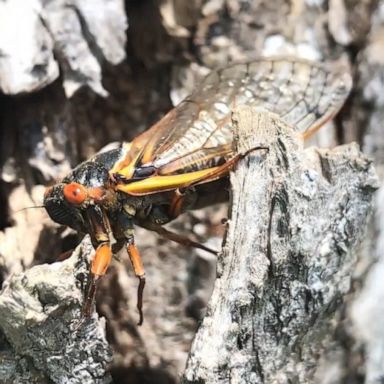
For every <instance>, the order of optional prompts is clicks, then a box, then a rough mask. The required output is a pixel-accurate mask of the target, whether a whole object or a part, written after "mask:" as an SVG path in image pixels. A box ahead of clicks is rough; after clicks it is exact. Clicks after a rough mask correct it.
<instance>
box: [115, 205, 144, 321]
mask: <svg viewBox="0 0 384 384" xmlns="http://www.w3.org/2000/svg"><path fill="white" fill-rule="evenodd" d="M131 209H133V208H132V207H125V208H124V210H123V211H122V212H120V215H119V220H118V221H119V225H120V231H121V232H122V234H123V235H124V238H125V243H126V246H127V253H128V256H129V258H130V260H131V264H132V267H133V271H134V273H135V275H136V277H137V278H138V279H139V285H138V287H137V310H138V311H139V322H138V323H137V325H142V324H143V321H144V316H143V292H144V287H145V271H144V266H143V262H142V261H141V256H140V253H139V250H138V249H137V247H136V245H135V237H134V228H133V221H132V212H131ZM128 212H130V213H128Z"/></svg>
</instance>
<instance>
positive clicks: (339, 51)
mask: <svg viewBox="0 0 384 384" xmlns="http://www.w3.org/2000/svg"><path fill="white" fill-rule="evenodd" d="M124 5H125V9H124ZM383 15H384V2H383V1H381V0H364V1H360V0H328V1H327V0H292V1H288V0H257V1H254V0H249V1H248V0H193V1H178V0H164V1H157V0H143V1H142V0H137V1H134V0H133V1H131V0H130V1H126V2H125V4H124V3H123V1H119V0H108V1H104V0H103V1H81V0H76V1H75V0H73V1H60V0H51V1H43V0H30V1H28V2H25V1H24V2H23V1H20V0H4V1H2V2H1V3H0V88H1V92H2V93H1V95H0V171H1V172H0V282H1V283H3V282H4V281H7V283H4V284H9V283H8V281H9V280H8V279H10V278H11V277H12V275H13V274H18V273H21V272H24V271H26V270H28V269H30V268H34V266H35V265H36V264H43V263H52V262H53V261H55V260H56V259H57V257H58V255H60V254H61V253H62V252H65V251H68V250H69V249H73V248H75V246H76V245H77V244H78V242H79V240H80V239H78V238H77V236H76V235H75V234H74V233H73V232H71V231H69V230H67V229H64V228H60V227H58V226H57V225H55V224H53V223H52V222H51V221H50V220H49V219H48V218H47V216H46V215H45V214H44V212H43V210H38V209H30V210H26V211H22V212H18V213H16V212H17V211H18V210H19V209H21V208H24V207H27V206H31V205H39V204H41V201H42V195H43V192H44V186H46V185H51V184H52V183H54V182H55V181H56V180H58V179H60V178H62V177H63V176H65V174H66V173H67V172H68V170H69V169H71V168H72V167H73V166H75V165H77V164H78V163H79V162H80V161H82V160H84V159H86V158H88V157H89V156H90V155H92V154H94V153H95V152H96V151H98V150H99V149H100V148H101V147H103V146H105V145H106V144H108V143H110V142H113V141H120V140H131V139H132V138H133V137H135V136H136V135H137V134H138V133H140V132H142V131H143V130H145V129H147V128H148V127H149V126H150V125H151V124H152V123H154V122H156V121H157V120H158V119H159V118H160V117H161V116H162V115H163V114H164V113H165V112H167V111H168V110H169V109H170V108H171V106H172V104H175V103H177V102H178V101H180V99H181V98H183V97H184V96H185V95H186V94H188V92H189V91H190V90H191V89H192V88H193V86H194V84H195V83H196V82H197V81H199V79H200V78H201V76H203V75H204V74H206V73H207V72H208V71H209V69H210V68H214V67H216V66H222V65H225V64H226V63H228V62H230V61H240V60H245V59H249V58H252V57H255V56H260V55H270V54H276V53H277V54H279V55H287V54H288V55H292V54H294V55H299V56H301V57H306V58H310V59H314V60H341V61H344V62H345V63H347V64H348V65H350V67H351V70H352V73H354V84H355V85H354V90H353V92H352V94H351V97H350V99H349V100H348V101H347V103H346V106H345V108H344V109H343V110H342V111H341V114H340V115H339V116H338V117H337V119H336V120H335V122H334V123H330V124H328V125H327V126H326V127H325V128H323V129H321V130H320V131H319V133H318V134H317V135H316V137H315V143H316V144H317V145H321V146H324V147H330V146H331V147H332V146H335V145H336V144H338V143H341V142H348V143H349V142H351V141H353V140H355V141H358V142H359V144H361V145H362V148H363V151H364V152H365V153H367V154H368V155H370V156H372V157H373V158H374V160H375V165H376V167H377V170H378V173H379V175H380V176H381V185H383V184H382V180H383V179H382V177H383V174H384V173H383V161H384V157H383V153H384V143H383V138H384V131H383V124H382V121H383V115H384V109H383V105H384V104H383V95H384V82H383V78H384V76H383V73H384V60H383V54H382V52H383V51H384V40H383V38H382V36H383V25H384V24H383V23H384V21H383V20H384V16H383ZM127 26H128V27H127ZM119 62H120V64H117V63H119ZM16 94H17V95H16ZM346 173H348V172H346ZM376 196H377V197H376V203H377V204H376V208H375V219H374V220H373V221H372V222H371V223H370V230H369V232H368V234H367V236H366V237H365V238H364V242H363V246H362V247H361V249H360V251H359V254H358V260H357V261H358V262H357V265H356V269H355V270H354V275H353V276H354V280H353V281H354V283H353V285H352V290H351V293H350V294H349V295H347V297H346V299H345V305H343V306H342V308H341V309H339V312H340V316H339V318H337V324H338V326H337V332H336V333H337V337H338V340H339V341H340V343H339V344H337V345H338V346H339V347H337V348H336V349H335V351H334V352H333V353H332V354H331V357H330V358H329V359H322V360H321V361H322V363H321V367H322V370H320V371H319V372H323V373H322V374H317V376H316V377H317V379H316V380H317V382H322V383H323V382H327V383H330V382H333V383H335V382H336V383H344V382H348V383H349V382H353V383H362V382H367V383H375V384H376V383H379V382H380V380H381V378H382V377H383V375H384V363H383V361H382V353H381V351H382V350H383V348H384V347H383V346H384V333H383V329H384V328H383V327H382V326H381V321H380V319H382V317H383V313H384V300H383V292H384V286H383V282H384V279H383V278H382V276H383V270H384V268H383V265H384V264H383V263H384V257H383V255H384V252H383V247H384V240H383V239H384V238H383V236H384V232H383V228H384V224H383V222H384V219H383V218H384V216H383V215H384V199H383V197H384V193H383V187H381V189H380V190H379V193H378V194H377V195H376ZM226 215H227V213H226V208H225V207H214V208H210V209H206V210H203V211H198V212H192V213H188V214H186V215H184V216H183V217H182V218H180V220H178V221H176V222H175V223H172V227H173V230H177V231H179V232H184V233H186V234H189V235H190V236H193V237H195V239H196V240H198V241H200V242H202V241H207V242H208V245H209V246H211V247H216V248H217V249H219V248H220V243H221V236H222V235H223V233H224V229H225V226H224V225H223V224H222V221H223V219H225V218H226ZM207 239H208V240H207ZM136 240H137V244H138V245H139V248H140V250H141V253H142V255H143V260H144V264H145V267H146V272H147V276H148V285H147V288H146V292H145V304H144V305H145V323H144V326H143V327H141V328H137V327H136V322H137V313H136V309H135V305H136V303H135V297H136V284H137V282H136V279H135V278H134V276H132V273H131V271H130V266H129V261H128V260H127V258H126V255H125V254H124V253H123V254H121V255H120V262H116V261H115V262H114V263H113V265H112V267H111V268H110V270H109V272H108V274H107V276H106V277H105V279H103V281H102V286H101V289H100V291H99V295H98V306H97V307H98V312H99V313H100V314H101V315H103V316H105V317H106V320H107V321H106V327H107V340H108V342H109V344H110V346H111V347H112V350H113V359H112V362H111V363H110V365H109V370H110V372H111V376H112V377H113V380H114V382H115V383H127V382H129V383H145V382H146V383H156V384H157V383H175V382H177V381H178V379H179V377H180V375H181V374H182V372H183V371H184V366H185V361H186V359H187V355H188V351H189V348H190V344H191V341H192V339H193V336H194V334H195V332H196V328H197V324H198V321H199V320H201V319H202V316H203V314H204V308H205V304H206V302H207V300H208V299H209V297H210V293H211V290H212V287H213V283H214V280H215V270H216V269H215V268H216V267H215V262H216V260H215V258H213V257H211V256H210V255H207V254H205V253H204V252H200V251H195V250H190V249H184V248H182V247H180V246H177V245H174V244H170V243H169V242H166V241H164V240H163V239H159V238H158V237H157V236H156V235H154V234H152V233H148V232H147V231H145V230H142V229H140V228H138V229H137V231H136ZM375 262H376V264H375ZM52 276H53V275H52ZM52 287H53V286H52ZM4 292H5V291H4ZM4 292H2V293H1V295H3V294H4ZM76 295H77V293H74V296H75V297H77V296H76ZM263 297H264V296H263ZM76 308H77V307H76ZM74 311H75V310H74ZM64 312H65V311H64ZM75 312H76V311H75ZM74 315H75V316H77V314H76V313H74ZM3 317H4V311H2V312H1V313H0V318H2V319H3ZM0 322H1V323H2V324H3V322H4V320H0ZM61 324H62V323H61ZM7 339H9V337H6V336H5V335H4V331H1V336H0V345H1V346H2V347H4V348H1V349H0V362H1V363H0V366H1V368H0V369H3V367H14V368H12V369H14V370H15V372H19V371H20V367H25V371H24V372H25V374H29V375H30V378H31V382H32V379H33V378H35V379H36V380H35V381H37V382H39V378H41V377H49V374H48V373H49V372H44V371H40V370H39V369H36V367H35V368H33V364H32V363H31V360H29V358H26V359H24V358H20V359H19V357H20V356H21V355H20V350H19V349H17V348H16V346H13V345H12V342H10V340H8V341H7ZM39 349H40V347H39ZM3 350H6V351H7V352H4V354H6V356H17V359H18V360H17V359H16V360H13V359H14V358H12V359H11V360H10V361H11V363H10V365H8V366H7V364H6V362H7V361H9V360H7V359H5V360H4V359H2V357H3ZM26 360H28V363H25V361H26ZM16 363H17V364H19V365H17V364H16ZM319 367H320V363H319ZM5 369H8V368H5ZM1 372H2V371H1ZM8 372H9V371H8Z"/></svg>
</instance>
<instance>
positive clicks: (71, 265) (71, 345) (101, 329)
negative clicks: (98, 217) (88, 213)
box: [0, 238, 112, 384]
mask: <svg viewBox="0 0 384 384" xmlns="http://www.w3.org/2000/svg"><path fill="white" fill-rule="evenodd" d="M92 253H93V248H92V246H91V244H90V241H89V239H88V238H87V239H86V240H85V241H83V243H82V245H80V246H79V247H78V248H77V250H76V251H75V252H74V253H73V255H72V257H71V258H69V259H68V260H66V261H64V262H62V263H55V264H51V265H47V264H44V265H39V266H35V267H34V268H31V269H29V270H28V271H26V272H25V273H20V274H15V275H13V276H12V277H11V278H10V279H9V280H8V281H7V283H6V284H5V286H4V288H3V291H2V293H1V296H0V313H1V316H0V329H1V331H2V332H3V334H4V336H5V337H6V340H7V343H5V340H3V346H4V348H3V351H2V364H0V383H4V384H9V383H18V384H24V383H25V384H30V383H39V384H42V383H62V384H67V383H73V384H76V383H78V384H84V383H85V384H86V383H89V384H92V383H100V384H102V383H109V382H110V381H111V377H110V375H109V373H108V372H107V366H108V363H109V362H110V361H111V358H112V355H111V350H110V348H109V346H108V343H107V341H106V338H105V320H104V319H103V320H98V316H97V314H96V313H95V314H94V315H93V316H92V318H90V319H88V320H86V321H85V322H84V323H80V313H81V302H82V295H83V290H82V289H81V284H80V281H83V282H85V277H86V276H87V274H88V265H89V263H88V262H87V261H89V256H90V255H91V254H92ZM81 278H82V279H81Z"/></svg>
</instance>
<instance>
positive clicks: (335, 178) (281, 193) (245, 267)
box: [183, 109, 378, 384]
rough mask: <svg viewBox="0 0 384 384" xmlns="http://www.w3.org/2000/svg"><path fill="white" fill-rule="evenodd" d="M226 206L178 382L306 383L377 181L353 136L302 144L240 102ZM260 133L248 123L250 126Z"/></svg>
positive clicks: (342, 291)
mask: <svg viewBox="0 0 384 384" xmlns="http://www.w3.org/2000/svg"><path fill="white" fill-rule="evenodd" d="M233 123H234V125H235V127H237V131H238V136H239V139H238V148H239V151H240V153H244V152H246V151H247V150H248V151H249V150H251V149H252V148H259V147H264V148H267V150H265V149H261V150H254V151H251V152H250V153H249V154H248V155H247V156H246V157H245V158H244V159H243V160H241V161H239V164H238V166H237V167H236V169H235V171H234V172H233V173H232V175H231V185H232V193H233V197H232V208H231V215H230V220H229V225H228V232H227V235H226V239H225V243H224V246H223V251H222V254H221V255H220V257H219V261H218V276H217V280H216V282H215V287H214V291H213V294H212V297H211V299H210V302H209V305H208V309H207V314H206V316H205V318H204V320H203V322H202V325H201V326H200V328H199V330H198V332H197V335H196V337H195V340H194V342H193V344H192V349H191V352H190V355H189V358H188V361H187V368H186V372H185V375H184V381H183V382H184V383H210V384H212V383H288V382H294V383H309V382H313V380H314V378H315V376H316V375H321V374H322V373H321V372H320V371H321V364H319V361H321V360H323V359H326V358H327V355H328V354H329V353H331V352H332V350H333V349H334V348H335V340H334V335H335V332H336V327H337V324H338V322H337V319H338V318H339V317H340V314H341V308H342V306H341V303H342V301H343V299H344V297H345V295H346V294H347V293H348V291H349V290H350V287H351V276H352V272H353V267H354V262H355V260H356V247H357V246H358V244H359V242H360V240H361V239H362V237H363V236H364V233H365V229H366V223H367V219H368V214H369V213H370V211H371V208H372V198H373V192H374V191H375V189H376V188H377V186H378V181H377V178H376V176H375V173H374V170H373V166H372V163H371V161H369V160H368V159H367V158H366V157H365V156H364V155H362V153H361V152H359V150H358V147H357V146H356V145H355V144H351V145H346V146H342V147H337V148H335V149H333V150H318V149H315V148H310V149H305V150H304V149H303V143H302V141H301V140H300V138H299V136H298V135H297V134H296V133H294V132H293V130H292V129H291V128H290V127H287V126H286V125H284V124H283V123H282V122H281V121H279V119H278V117H277V116H273V115H270V114H266V113H258V112H256V111H254V110H250V109H242V110H240V111H238V112H237V113H235V115H234V117H233ZM255 133H256V134H255Z"/></svg>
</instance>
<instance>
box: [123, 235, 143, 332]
mask: <svg viewBox="0 0 384 384" xmlns="http://www.w3.org/2000/svg"><path fill="white" fill-rule="evenodd" d="M127 251H128V255H129V258H130V259H131V263H132V267H133V270H134V272H135V275H136V277H137V278H138V279H139V286H138V287H137V310H138V311H139V322H138V323H137V325H142V324H143V321H144V316H143V292H144V287H145V272H144V267H143V263H142V261H141V257H140V253H139V251H138V249H137V248H136V245H135V244H134V242H133V240H131V241H130V242H129V243H128V247H127Z"/></svg>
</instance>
